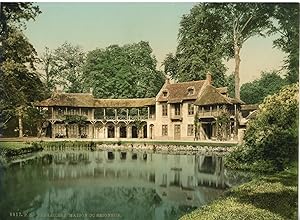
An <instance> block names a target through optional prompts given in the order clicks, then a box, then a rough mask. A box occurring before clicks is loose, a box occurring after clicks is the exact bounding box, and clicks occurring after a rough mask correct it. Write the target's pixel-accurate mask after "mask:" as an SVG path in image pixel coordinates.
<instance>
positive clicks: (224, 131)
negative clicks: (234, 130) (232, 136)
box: [216, 109, 230, 141]
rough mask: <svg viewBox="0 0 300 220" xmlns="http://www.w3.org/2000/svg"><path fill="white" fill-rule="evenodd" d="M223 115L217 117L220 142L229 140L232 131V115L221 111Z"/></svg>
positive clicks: (224, 110)
mask: <svg viewBox="0 0 300 220" xmlns="http://www.w3.org/2000/svg"><path fill="white" fill-rule="evenodd" d="M220 111H221V113H220V115H219V116H218V117H217V120H216V125H217V127H218V128H217V129H218V132H217V138H218V140H221V141H222V140H227V139H228V135H229V129H230V114H229V112H228V111H227V110H226V109H221V110H220Z"/></svg>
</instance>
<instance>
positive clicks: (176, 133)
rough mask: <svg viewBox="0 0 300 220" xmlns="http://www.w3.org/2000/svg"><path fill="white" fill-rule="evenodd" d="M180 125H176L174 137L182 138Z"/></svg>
mask: <svg viewBox="0 0 300 220" xmlns="http://www.w3.org/2000/svg"><path fill="white" fill-rule="evenodd" d="M180 136H181V134H180V125H174V139H176V140H178V139H180Z"/></svg>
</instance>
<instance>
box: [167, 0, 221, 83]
mask: <svg viewBox="0 0 300 220" xmlns="http://www.w3.org/2000/svg"><path fill="white" fill-rule="evenodd" d="M215 11H216V10H215V9H214V8H210V7H209V4H206V3H201V4H199V5H196V6H194V7H193V8H192V9H191V11H190V14H187V15H184V16H183V18H182V20H181V21H180V29H179V34H178V40H179V42H178V46H177V51H176V55H175V57H173V56H172V55H168V56H167V58H166V59H165V61H164V64H165V70H167V71H170V70H171V75H172V76H173V78H175V79H177V80H178V81H189V80H203V79H205V77H206V73H207V72H208V71H209V72H211V73H212V76H213V80H214V81H213V84H214V85H215V86H223V85H224V80H225V79H224V73H225V71H226V68H225V65H224V64H223V63H222V58H223V57H224V56H225V55H224V53H225V52H226V48H224V44H223V35H224V34H223V32H224V30H223V29H222V27H223V24H222V23H223V20H222V17H220V16H219V14H218V13H216V12H215ZM173 61H176V62H173Z"/></svg>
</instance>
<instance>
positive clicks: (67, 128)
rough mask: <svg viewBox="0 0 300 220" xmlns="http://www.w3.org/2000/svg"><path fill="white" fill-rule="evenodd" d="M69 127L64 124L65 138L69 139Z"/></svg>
mask: <svg viewBox="0 0 300 220" xmlns="http://www.w3.org/2000/svg"><path fill="white" fill-rule="evenodd" d="M68 126H69V125H68V124H65V127H66V138H69V127H68Z"/></svg>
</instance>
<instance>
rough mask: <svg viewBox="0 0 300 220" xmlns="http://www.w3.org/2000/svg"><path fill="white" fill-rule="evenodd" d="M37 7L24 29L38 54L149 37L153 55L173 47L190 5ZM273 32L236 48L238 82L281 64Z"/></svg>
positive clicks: (158, 56) (162, 55) (162, 54)
mask: <svg viewBox="0 0 300 220" xmlns="http://www.w3.org/2000/svg"><path fill="white" fill-rule="evenodd" d="M37 4H38V5H39V7H40V10H41V11H42V14H40V15H39V16H38V17H37V18H36V20H35V21H29V22H28V23H27V29H26V30H25V31H24V32H25V35H26V36H27V37H28V39H29V41H30V42H31V43H32V44H33V46H34V47H35V48H36V50H37V52H38V54H39V55H42V53H43V52H44V48H45V47H48V48H50V49H55V48H57V47H59V46H61V45H62V44H63V43H64V42H66V41H67V42H70V43H72V44H73V45H80V46H81V47H82V48H83V50H84V51H86V52H88V51H91V50H94V49H96V48H106V47H107V46H109V45H112V44H119V45H124V44H128V43H137V42H139V41H142V40H143V41H148V42H149V43H150V46H151V47H152V49H153V54H154V56H155V57H156V59H157V60H158V68H159V69H162V67H161V62H162V61H163V60H164V58H165V56H166V54H168V53H170V52H172V53H174V52H175V51H176V47H177V44H178V41H177V35H178V30H179V23H180V20H181V17H182V16H183V15H184V14H188V13H189V11H190V9H191V8H192V7H193V5H195V3H192V2H176V3H170V2H168V3H162V2H156V3H155V2H152V3H145V2H143V3H104V2H92V3H80V2H69V3H60V2H51V3H46V2H39V3H37ZM273 40H274V37H268V38H262V37H254V38H251V39H249V40H248V41H246V43H245V44H244V46H243V48H242V50H241V65H240V78H241V83H242V84H243V83H245V82H249V81H252V80H254V79H257V78H259V77H260V75H261V72H262V71H271V70H276V69H280V67H281V66H282V65H283V62H282V60H283V59H284V57H285V54H284V53H283V52H281V51H280V50H278V49H274V48H272V41H273ZM225 64H226V66H227V67H228V71H227V74H230V73H232V72H233V71H234V60H229V61H228V62H226V63H225Z"/></svg>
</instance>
